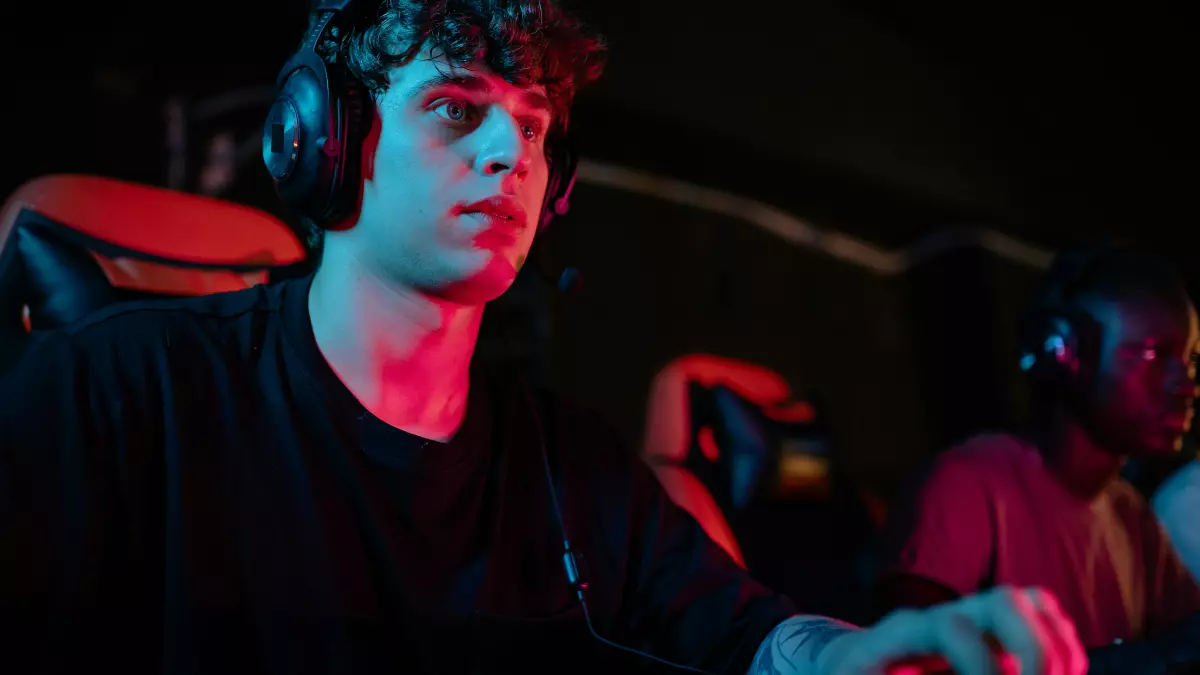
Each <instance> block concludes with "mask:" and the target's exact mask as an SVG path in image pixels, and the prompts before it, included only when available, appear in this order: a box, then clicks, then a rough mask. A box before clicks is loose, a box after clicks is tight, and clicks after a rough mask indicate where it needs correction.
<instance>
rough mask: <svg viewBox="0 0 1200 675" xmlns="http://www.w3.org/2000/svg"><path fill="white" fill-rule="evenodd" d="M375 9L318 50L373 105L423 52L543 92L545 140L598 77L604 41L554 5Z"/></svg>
mask: <svg viewBox="0 0 1200 675" xmlns="http://www.w3.org/2000/svg"><path fill="white" fill-rule="evenodd" d="M363 1H364V3H368V4H369V3H370V2H372V0H363ZM376 1H377V2H378V7H377V9H376V10H374V11H371V10H367V11H365V12H362V16H361V17H359V19H358V20H357V21H356V22H355V23H354V25H353V26H351V27H350V29H349V30H348V31H346V32H344V33H342V34H341V35H340V36H339V37H338V39H337V40H336V41H327V42H325V43H324V44H322V48H321V51H322V53H324V54H326V58H334V59H336V60H338V61H340V62H341V63H343V64H344V65H345V67H346V68H347V70H348V71H349V72H350V73H351V74H352V75H353V76H354V77H355V78H357V79H358V80H359V81H360V82H362V84H363V86H365V87H366V88H367V89H368V90H369V91H370V92H371V93H372V95H373V96H374V97H375V98H376V99H378V97H379V96H380V95H381V94H382V93H383V92H384V90H386V88H387V86H388V73H389V72H390V71H391V70H392V69H393V68H395V67H397V66H401V65H404V64H405V63H408V62H409V61H410V60H411V59H412V58H413V57H415V56H416V55H417V54H419V53H420V52H421V51H422V50H423V49H426V48H428V49H430V50H432V51H433V53H434V54H437V55H444V56H445V57H446V58H447V59H448V60H450V61H451V62H452V63H456V64H459V65H467V64H470V63H479V64H482V65H486V66H487V67H488V69H489V70H491V71H492V72H493V73H495V74H496V75H498V76H500V77H502V78H504V79H505V80H507V81H508V82H510V83H512V84H515V85H517V86H522V87H524V86H531V85H535V84H537V85H541V86H543V87H544V88H545V89H546V95H547V98H549V99H550V103H551V105H552V106H553V108H554V110H553V112H554V124H553V127H552V129H551V133H552V134H562V133H565V132H566V129H567V122H568V117H569V111H570V107H571V103H572V101H573V100H574V98H575V94H576V93H578V92H579V90H580V89H582V88H584V87H585V86H587V85H589V84H591V83H593V82H594V81H596V79H597V78H599V77H600V74H601V72H602V71H603V70H604V64H605V55H606V51H607V46H606V44H605V41H604V39H603V38H602V37H601V36H600V35H599V34H598V33H595V32H592V31H591V30H590V29H588V28H587V27H586V26H585V25H584V24H583V23H582V22H581V21H580V20H579V19H578V18H576V17H574V16H572V15H570V14H568V13H567V12H566V11H564V10H563V9H562V8H561V7H560V6H559V5H558V3H557V2H556V1H555V0H376ZM306 225H308V227H307V228H306V229H308V230H309V231H308V232H306V234H307V235H308V243H309V246H310V248H314V249H316V248H319V247H320V243H321V242H320V240H321V234H322V233H321V231H320V229H319V228H317V227H315V225H313V224H309V223H306Z"/></svg>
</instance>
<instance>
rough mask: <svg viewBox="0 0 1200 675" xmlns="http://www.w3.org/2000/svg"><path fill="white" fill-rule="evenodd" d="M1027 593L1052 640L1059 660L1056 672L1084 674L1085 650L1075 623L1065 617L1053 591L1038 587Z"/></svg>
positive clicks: (1071, 674) (1065, 674)
mask: <svg viewBox="0 0 1200 675" xmlns="http://www.w3.org/2000/svg"><path fill="white" fill-rule="evenodd" d="M1028 595H1029V598H1030V600H1031V601H1032V602H1033V604H1034V606H1035V607H1036V608H1037V609H1038V618H1039V619H1040V620H1041V621H1042V622H1043V625H1044V627H1045V630H1046V633H1047V634H1048V636H1049V637H1050V639H1051V640H1052V641H1053V644H1054V651H1055V654H1056V655H1057V657H1058V659H1059V660H1060V662H1061V669H1060V670H1058V671H1057V672H1060V673H1062V674H1063V675H1085V673H1087V669H1088V657H1087V650H1085V649H1084V648H1083V643H1082V642H1081V641H1080V639H1079V633H1078V632H1076V630H1075V623H1074V622H1073V621H1071V620H1070V619H1069V618H1067V615H1066V612H1064V611H1063V610H1062V606H1061V605H1059V603H1058V598H1056V597H1054V594H1053V593H1050V592H1049V591H1046V590H1044V589H1040V588H1034V589H1029V591H1028Z"/></svg>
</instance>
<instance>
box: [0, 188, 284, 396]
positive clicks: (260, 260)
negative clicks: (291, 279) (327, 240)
mask: <svg viewBox="0 0 1200 675" xmlns="http://www.w3.org/2000/svg"><path fill="white" fill-rule="evenodd" d="M304 261H305V251H304V248H303V247H302V246H301V244H300V242H299V240H298V239H297V237H296V236H295V234H294V233H293V232H292V230H291V228H290V227H288V226H287V225H286V224H284V223H283V222H281V221H279V220H277V219H276V218H274V217H273V216H271V215H269V214H267V213H264V212H262V211H259V210H257V209H253V208H250V207H247V206H242V205H239V204H233V203H230V202H225V201H221V200H217V199H212V198H208V197H201V196H197V195H192V194H186V193H182V192H176V191H172V190H167V189H163V188H157V187H151V186H146V185H139V184H135V183H128V182H124V181H119V180H114V179H110V178H100V177H95V176H82V175H52V176H45V177H41V178H37V179H34V180H32V181H30V182H28V183H26V184H24V185H23V186H21V187H20V188H18V189H17V191H16V192H14V193H13V194H12V195H11V196H10V197H9V199H8V200H7V202H6V203H5V204H4V207H3V209H2V210H0V376H2V375H3V374H4V373H5V372H7V371H8V370H9V369H10V368H11V367H12V365H13V364H14V363H15V362H16V360H17V359H18V358H19V356H20V354H21V353H22V352H23V351H24V349H25V347H26V346H27V343H28V342H29V340H30V339H31V336H32V335H33V334H35V333H36V332H37V331H44V330H52V329H55V328H60V327H62V326H66V325H68V324H71V323H72V322H75V321H78V320H79V319H82V318H83V317H85V316H87V315H88V314H90V313H91V312H93V311H95V310H97V309H99V308H101V307H104V306H106V305H110V304H113V303H117V302H123V301H127V300H133V299H145V298H153V297H180V296H195V295H204V294H207V293H216V292H221V291H233V290H239V289H244V288H249V287H251V286H254V285H256V284H261V283H264V282H266V281H268V280H270V279H271V278H273V277H279V276H285V275H288V274H289V273H296V272H297V271H299V270H301V269H303V263H304Z"/></svg>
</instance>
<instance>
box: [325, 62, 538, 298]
mask: <svg viewBox="0 0 1200 675" xmlns="http://www.w3.org/2000/svg"><path fill="white" fill-rule="evenodd" d="M377 110H378V115H376V116H375V120H374V121H373V123H372V128H371V131H370V133H369V135H368V137H367V139H366V142H365V143H364V158H363V178H364V184H363V196H362V209H361V212H360V215H359V219H358V221H357V222H356V223H355V225H354V226H353V227H351V228H349V229H347V230H346V231H344V232H339V233H337V234H336V235H335V237H336V238H337V239H339V240H342V241H345V242H346V244H347V245H349V246H351V247H352V248H353V250H354V255H355V258H356V259H357V260H358V261H361V262H362V263H364V264H365V265H366V266H367V267H369V268H370V272H371V273H373V274H377V275H379V276H381V277H382V278H384V279H385V280H386V281H388V282H391V283H396V284H399V285H401V286H404V287H409V288H414V289H417V290H420V291H422V292H425V293H428V294H430V295H434V296H438V297H442V298H445V299H447V300H451V301H454V302H461V303H464V304H477V303H483V302H487V301H489V300H492V299H494V298H496V297H497V296H499V295H500V294H501V293H503V292H504V291H505V290H506V289H507V288H508V287H509V286H510V285H511V284H512V282H513V280H514V279H515V277H516V273H517V270H519V269H520V267H521V265H522V264H523V263H524V261H525V257H526V256H527V255H528V253H529V248H530V246H531V244H532V243H533V237H534V234H535V233H536V232H537V223H538V219H539V214H540V210H541V205H542V198H543V195H544V193H545V190H546V180H547V163H546V156H545V148H544V143H545V137H546V130H547V129H548V128H549V126H550V123H551V107H550V102H549V100H548V99H547V98H546V96H545V92H544V90H543V89H542V88H541V87H536V86H535V87H531V88H522V87H517V86H514V85H512V84H510V83H508V82H507V81H505V80H504V79H502V78H500V77H499V76H497V75H495V74H493V73H491V72H490V71H489V70H487V69H486V68H484V67H482V66H480V67H476V66H466V67H463V66H456V65H453V64H451V63H449V62H448V61H446V60H445V59H444V58H433V57H432V56H430V54H429V52H428V50H426V51H425V52H424V53H423V54H422V55H421V56H419V57H417V58H415V59H414V60H413V61H412V62H410V63H408V64H405V65H404V66H401V67H399V68H396V69H395V70H394V71H393V72H392V73H391V75H390V81H389V86H388V87H387V89H386V91H385V92H384V94H383V95H382V96H381V97H380V98H379V100H378V104H377ZM331 243H332V242H331ZM335 245H342V244H341V243H340V242H339V243H338V244H335Z"/></svg>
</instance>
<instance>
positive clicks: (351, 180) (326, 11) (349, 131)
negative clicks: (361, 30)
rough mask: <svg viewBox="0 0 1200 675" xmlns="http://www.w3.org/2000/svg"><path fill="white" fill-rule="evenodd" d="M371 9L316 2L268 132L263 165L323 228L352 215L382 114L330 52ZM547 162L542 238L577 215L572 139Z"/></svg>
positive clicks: (354, 0)
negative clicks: (371, 135)
mask: <svg viewBox="0 0 1200 675" xmlns="http://www.w3.org/2000/svg"><path fill="white" fill-rule="evenodd" d="M364 3H365V0H316V2H315V3H314V6H313V10H312V11H313V15H314V17H315V20H314V21H313V23H312V27H311V28H310V30H309V32H308V34H307V35H305V37H304V41H303V43H302V44H301V45H300V49H299V50H297V51H296V53H295V54H293V55H292V57H291V58H289V59H288V61H287V63H286V64H284V66H283V69H282V70H280V71H279V76H278V77H277V78H276V80H275V86H276V88H277V89H278V90H279V93H278V94H277V95H276V99H275V103H274V104H272V105H271V110H270V112H268V113H267V119H266V122H265V123H264V125H263V136H262V149H263V162H264V163H265V164H266V166H267V172H268V173H269V174H271V178H272V179H273V180H274V182H275V189H276V191H277V192H278V193H279V196H280V198H282V199H283V201H284V202H285V203H286V204H288V206H290V207H291V208H293V209H295V211H296V212H297V213H299V214H300V215H302V216H304V217H306V218H308V219H310V220H312V221H313V222H315V223H317V224H318V225H321V226H326V225H330V224H332V223H335V222H337V221H338V220H339V219H341V218H344V217H345V216H347V215H348V214H350V213H351V212H352V211H353V209H354V207H355V206H356V200H357V198H358V190H359V183H360V178H361V166H362V165H361V157H360V155H361V152H362V141H363V135H364V132H365V129H366V128H367V126H368V125H367V122H368V120H369V118H368V117H367V116H368V115H370V114H373V112H374V107H373V106H372V105H370V104H369V101H368V100H367V98H368V97H367V91H366V88H365V87H364V86H363V85H362V83H361V82H359V81H358V79H357V78H356V77H354V75H353V74H352V73H351V72H350V71H349V70H348V69H347V68H346V66H345V64H344V63H343V62H342V60H341V58H340V57H339V54H338V50H337V49H336V48H334V49H328V48H326V45H327V44H328V43H329V42H330V41H334V42H336V41H338V40H340V39H341V38H342V37H343V36H344V35H345V34H346V32H347V31H348V30H350V29H352V28H353V27H354V26H355V24H356V23H358V22H360V21H361V20H362V19H363V14H362V7H363V5H364ZM546 161H547V164H548V168H549V178H548V180H547V184H546V198H545V201H544V202H543V203H542V213H541V216H540V218H539V220H538V229H539V230H541V229H543V228H545V227H546V226H547V225H549V224H550V221H551V220H552V219H553V218H554V217H555V216H561V215H563V214H565V213H566V212H567V210H568V209H569V208H570V203H569V200H570V196H571V190H572V188H574V186H575V171H576V166H577V162H576V156H575V153H574V152H573V151H572V149H571V147H570V144H569V143H568V142H567V139H566V138H565V135H564V137H562V138H554V139H552V140H550V141H547V145H546Z"/></svg>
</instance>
